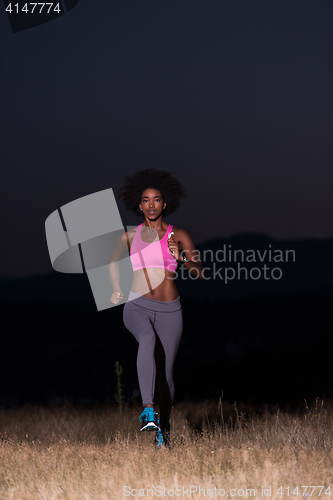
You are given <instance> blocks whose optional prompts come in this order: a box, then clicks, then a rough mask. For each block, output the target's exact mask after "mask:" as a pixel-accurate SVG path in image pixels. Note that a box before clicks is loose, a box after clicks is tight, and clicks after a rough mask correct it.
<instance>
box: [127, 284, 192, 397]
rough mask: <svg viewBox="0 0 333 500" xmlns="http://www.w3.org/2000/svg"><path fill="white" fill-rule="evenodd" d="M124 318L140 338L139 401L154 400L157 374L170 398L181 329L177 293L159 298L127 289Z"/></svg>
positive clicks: (135, 335)
mask: <svg viewBox="0 0 333 500" xmlns="http://www.w3.org/2000/svg"><path fill="white" fill-rule="evenodd" d="M123 319H124V325H125V327H126V328H127V330H129V332H131V333H132V334H133V335H134V337H135V338H136V340H137V341H138V342H139V348H138V357H137V370H138V378H139V386H140V391H141V398H142V404H143V405H147V404H154V393H155V379H156V377H157V382H158V384H159V385H160V384H161V386H162V385H163V384H166V383H167V384H168V387H169V391H170V398H171V402H172V401H173V398H174V393H175V386H174V382H173V374H172V372H173V366H174V362H175V357H176V354H177V350H178V346H179V342H180V339H181V336H182V331H183V313H182V308H181V303H180V297H178V298H177V299H175V300H171V301H167V302H162V301H159V300H153V299H148V298H147V297H143V296H141V295H138V294H136V293H134V292H132V291H130V294H129V296H128V302H126V304H125V306H124V312H123Z"/></svg>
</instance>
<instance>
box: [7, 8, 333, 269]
mask: <svg viewBox="0 0 333 500" xmlns="http://www.w3.org/2000/svg"><path fill="white" fill-rule="evenodd" d="M332 13H333V3H332V1H331V0H329V1H328V0H320V1H318V0H312V1H309V0H292V1H290V0H276V1H268V0H232V1H231V0H229V1H226V0H201V1H198V0H187V1H183V0H159V1H156V0H154V1H151V0H121V1H119V0H114V1H110V0H100V1H98V2H92V1H88V0H80V2H79V4H78V5H77V6H76V7H75V8H74V9H73V10H71V11H70V12H68V13H66V14H65V15H64V16H61V17H60V18H59V19H57V20H55V21H52V22H48V23H46V24H43V25H41V26H38V27H35V28H32V29H28V30H24V31H21V32H18V33H12V31H11V27H10V24H9V20H8V18H7V15H6V13H5V11H4V8H3V7H2V10H1V15H0V23H1V26H0V28H1V91H2V92H1V159H2V162H1V163H2V168H1V194H0V195H1V233H2V238H1V260H0V262H1V268H0V275H12V276H29V275H33V274H41V273H45V272H51V271H52V267H51V263H50V259H49V255H48V250H47V245H46V239H45V229H44V224H45V219H46V218H47V217H48V215H49V214H50V213H51V212H53V211H54V210H56V209H57V208H59V207H60V206H62V205H64V204H66V203H68V202H70V201H73V200H75V199H77V198H80V197H82V196H85V195H88V194H91V193H93V192H97V191H101V190H104V189H107V188H110V187H112V188H113V189H114V191H117V190H118V188H119V187H120V186H121V184H122V181H123V177H124V175H125V174H127V173H130V172H133V171H134V170H137V169H138V168H146V167H156V168H163V169H168V170H170V171H171V172H173V173H174V174H176V175H177V177H178V178H179V180H180V181H181V182H183V183H184V185H185V186H186V188H187V191H188V199H187V200H185V201H184V202H183V203H182V206H181V208H180V209H179V211H178V212H177V213H175V214H174V215H173V216H171V217H170V219H167V221H168V222H170V223H172V224H174V225H176V226H180V227H185V228H186V229H187V230H188V231H189V233H190V234H191V236H192V238H193V240H194V241H195V242H196V243H200V242H203V241H205V240H209V239H212V238H218V237H224V236H228V235H232V234H236V233H242V232H254V233H258V232H259V233H265V234H267V235H269V236H272V237H276V238H282V239H285V238H309V237H314V238H332V237H333V224H332V208H333V199H332V188H333V168H332V159H333V147H332V132H333V130H332V129H333V126H332V125H333V123H332V116H333V114H332V107H333V106H332V101H333V99H332V88H333V78H332V77H333V71H332ZM119 208H120V213H121V216H122V220H123V222H124V224H136V223H138V222H140V221H139V220H138V219H137V218H135V216H132V215H131V214H130V213H127V212H126V210H125V209H124V206H123V205H122V203H119Z"/></svg>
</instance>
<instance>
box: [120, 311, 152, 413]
mask: <svg viewBox="0 0 333 500" xmlns="http://www.w3.org/2000/svg"><path fill="white" fill-rule="evenodd" d="M153 318H154V312H148V311H146V310H144V309H142V308H141V307H139V306H137V305H135V304H132V303H131V302H127V303H126V304H125V306H124V311H123V320H124V325H125V327H126V328H127V330H128V331H129V332H130V333H132V334H133V335H134V337H135V338H136V340H137V341H138V342H139V348H138V356H137V370H138V379H139V386H140V392H141V398H142V404H143V405H144V406H151V407H153V405H154V392H155V378H156V363H155V356H154V353H155V339H156V337H155V332H154V329H153V327H152V323H151V321H153Z"/></svg>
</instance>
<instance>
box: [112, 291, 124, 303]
mask: <svg viewBox="0 0 333 500" xmlns="http://www.w3.org/2000/svg"><path fill="white" fill-rule="evenodd" d="M123 297H124V294H123V292H122V291H121V290H120V288H118V289H117V290H115V291H114V292H113V294H112V295H111V299H110V301H111V302H113V303H114V304H118V302H119V301H120V300H121V299H122V298H123Z"/></svg>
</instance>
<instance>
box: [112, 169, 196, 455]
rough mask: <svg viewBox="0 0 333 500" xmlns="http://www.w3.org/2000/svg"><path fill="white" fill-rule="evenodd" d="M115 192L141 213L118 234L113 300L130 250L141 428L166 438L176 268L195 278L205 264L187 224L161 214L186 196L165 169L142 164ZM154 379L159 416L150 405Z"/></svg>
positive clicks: (176, 320)
mask: <svg viewBox="0 0 333 500" xmlns="http://www.w3.org/2000/svg"><path fill="white" fill-rule="evenodd" d="M118 196H119V197H120V198H122V200H123V201H124V203H125V206H126V208H127V209H128V210H131V211H132V212H134V213H135V214H136V215H139V216H142V217H143V222H142V223H141V224H139V225H138V226H137V227H136V228H134V229H131V230H129V231H126V232H125V233H124V234H123V235H121V237H120V238H119V239H118V241H117V243H116V245H115V248H114V250H113V252H112V256H111V259H110V277H111V281H112V286H113V294H112V296H111V299H110V300H111V301H112V302H113V303H114V304H118V303H119V301H120V300H121V299H122V298H123V292H122V291H121V289H120V286H119V268H118V267H117V262H116V261H118V260H120V259H121V258H122V257H123V255H124V253H126V251H127V250H128V251H129V252H130V258H131V262H132V266H133V282H132V285H131V291H130V294H129V297H128V301H127V302H126V304H125V306H124V311H123V319H124V325H125V327H126V328H127V329H128V330H129V332H131V333H132V334H133V335H134V337H135V338H136V340H137V341H138V343H139V348H138V356H137V370H138V379H139V386H140V392H141V397H142V404H143V406H144V410H143V412H142V413H141V415H140V417H139V421H140V422H142V426H141V431H144V430H149V431H150V430H154V431H156V434H155V441H154V442H155V444H156V445H157V446H158V447H160V446H164V445H165V444H168V442H169V435H170V421H169V419H170V413H171V408H172V402H173V398H174V391H175V388H174V382H173V374H172V372H173V366H174V362H175V356H176V353H177V350H178V346H179V342H180V339H181V335H182V329H183V316H182V308H181V303H180V296H179V293H178V290H177V288H176V285H175V281H174V279H175V277H176V268H177V265H178V264H181V265H184V266H185V267H186V268H187V269H188V270H189V271H190V272H191V273H192V274H194V275H195V276H196V277H198V278H199V279H202V278H203V268H202V264H201V262H200V260H199V259H198V256H197V252H196V250H195V247H194V244H193V241H192V239H191V237H190V235H189V234H188V232H187V231H186V230H185V229H182V228H178V227H174V226H172V225H170V224H168V223H166V222H165V221H164V220H163V219H164V217H165V216H166V215H170V214H172V213H173V212H174V211H175V210H176V209H177V208H178V207H179V205H180V200H181V199H182V198H186V194H185V188H184V186H182V184H181V183H180V182H179V181H178V180H177V179H175V178H174V177H173V175H171V174H170V173H169V172H166V171H158V170H155V169H146V170H140V171H138V172H135V173H134V174H132V175H127V176H126V177H125V183H124V185H123V186H122V187H121V188H120V190H119V192H118ZM155 379H156V381H157V388H158V396H159V397H158V399H159V409H160V418H159V419H158V414H157V412H156V411H155V410H154V390H155Z"/></svg>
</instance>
